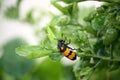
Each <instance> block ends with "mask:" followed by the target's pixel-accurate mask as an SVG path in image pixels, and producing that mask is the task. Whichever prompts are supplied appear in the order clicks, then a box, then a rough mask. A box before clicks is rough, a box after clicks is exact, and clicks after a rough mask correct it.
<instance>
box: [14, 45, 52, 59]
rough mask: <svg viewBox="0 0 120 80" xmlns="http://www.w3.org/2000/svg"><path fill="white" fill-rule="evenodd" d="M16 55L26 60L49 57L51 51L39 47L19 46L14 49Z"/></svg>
mask: <svg viewBox="0 0 120 80" xmlns="http://www.w3.org/2000/svg"><path fill="white" fill-rule="evenodd" d="M16 53H17V54H18V55H20V56H24V57H26V58H39V57H43V56H48V55H50V54H51V53H52V50H50V49H47V48H45V47H41V46H21V47H18V48H16Z"/></svg>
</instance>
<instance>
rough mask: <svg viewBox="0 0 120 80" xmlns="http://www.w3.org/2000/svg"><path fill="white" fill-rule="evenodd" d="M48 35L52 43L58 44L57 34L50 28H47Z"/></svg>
mask: <svg viewBox="0 0 120 80" xmlns="http://www.w3.org/2000/svg"><path fill="white" fill-rule="evenodd" d="M47 34H48V38H49V39H50V41H51V43H53V44H57V42H56V40H55V39H56V36H55V34H54V33H53V32H52V29H51V28H50V27H48V28H47Z"/></svg>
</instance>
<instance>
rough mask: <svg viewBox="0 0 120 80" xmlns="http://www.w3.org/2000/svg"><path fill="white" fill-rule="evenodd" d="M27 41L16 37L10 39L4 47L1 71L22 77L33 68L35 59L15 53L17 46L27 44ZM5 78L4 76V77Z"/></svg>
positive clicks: (17, 77)
mask: <svg viewBox="0 0 120 80" xmlns="http://www.w3.org/2000/svg"><path fill="white" fill-rule="evenodd" d="M26 44H27V43H26V41H24V40H22V39H20V38H16V39H13V40H11V41H9V42H8V43H7V44H6V45H5V46H4V47H3V51H4V53H3V55H2V58H1V59H0V64H1V71H2V72H3V73H4V72H5V73H7V74H9V75H11V76H14V78H15V79H18V80H19V79H22V76H24V75H25V74H26V73H27V72H29V71H30V70H31V69H32V66H33V60H30V59H26V58H24V57H21V56H18V55H17V54H16V53H15V48H16V47H18V46H20V45H26ZM1 78H2V77H1ZM3 79H4V77H3Z"/></svg>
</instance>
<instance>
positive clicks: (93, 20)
mask: <svg viewBox="0 0 120 80" xmlns="http://www.w3.org/2000/svg"><path fill="white" fill-rule="evenodd" d="M59 1H63V2H65V3H66V6H64V7H63V6H61V5H60V4H58V2H59ZM81 1H85V0H73V1H69V0H52V1H51V3H52V4H53V5H54V6H55V7H56V8H57V9H58V10H59V11H61V13H62V15H59V16H58V15H57V16H56V15H55V16H54V17H53V19H52V20H51V22H50V23H49V24H48V25H46V26H45V28H44V29H43V31H44V32H45V34H46V35H47V36H45V38H44V39H43V41H42V42H41V43H40V45H39V46H27V45H26V46H19V47H18V48H16V52H17V54H18V55H20V56H24V57H27V58H39V57H44V56H49V58H50V59H52V60H55V61H59V60H60V59H61V58H62V56H61V54H60V53H59V52H58V50H57V49H56V48H57V40H56V39H61V38H64V37H67V38H68V39H70V40H71V41H72V44H73V45H74V46H75V47H76V48H79V50H77V56H78V57H80V60H78V61H77V62H76V63H75V65H74V66H73V71H74V74H75V77H76V79H77V80H116V79H119V78H120V77H119V73H120V64H119V61H120V54H119V52H120V49H119V48H120V38H119V37H120V36H119V33H120V27H119V26H120V3H119V2H118V1H119V0H99V1H105V2H107V3H104V4H103V5H102V6H101V7H98V8H96V9H95V8H93V7H91V8H89V9H88V8H87V7H82V8H81V7H79V6H78V3H79V2H81ZM81 10H83V12H81ZM84 11H85V12H86V13H85V12H84ZM29 18H30V20H29ZM27 20H28V22H34V21H31V20H32V18H31V13H29V14H28V16H27ZM48 63H51V62H49V60H48V61H47V60H46V61H45V62H43V63H42V66H40V67H41V68H38V69H37V70H36V72H33V73H34V74H35V75H34V77H33V78H35V77H36V78H35V79H37V80H38V79H40V78H42V79H45V80H48V78H47V77H50V76H53V74H55V73H54V72H52V70H53V69H51V68H52V67H53V64H54V63H51V64H52V65H49V64H48ZM47 65H49V66H50V68H47V70H46V67H47ZM56 65H57V67H59V66H61V65H60V64H57V63H56ZM57 67H56V68H55V69H57V70H59V72H60V73H58V74H59V75H56V76H58V77H60V76H61V73H62V72H61V71H60V70H61V69H60V68H59V69H58V68H57ZM50 69H51V70H50ZM37 71H40V72H42V73H44V71H46V72H47V71H48V73H49V72H50V73H49V75H50V76H49V75H45V73H44V74H41V73H38V72H37ZM68 72H69V71H67V73H68ZM70 72H71V71H70ZM63 73H64V72H63ZM39 75H41V76H39ZM70 75H73V74H72V72H71V74H70ZM42 76H43V77H42ZM66 76H67V75H66ZM99 76H101V77H99ZM62 78H63V77H62ZM51 79H52V80H58V79H57V78H53V77H51ZM60 79H61V78H60ZM73 79H74V76H73ZM68 80H69V77H68Z"/></svg>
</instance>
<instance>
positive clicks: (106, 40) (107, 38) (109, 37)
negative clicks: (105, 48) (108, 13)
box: [103, 28, 118, 45]
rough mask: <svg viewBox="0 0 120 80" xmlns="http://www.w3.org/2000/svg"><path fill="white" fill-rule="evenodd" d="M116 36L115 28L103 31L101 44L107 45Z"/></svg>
mask: <svg viewBox="0 0 120 80" xmlns="http://www.w3.org/2000/svg"><path fill="white" fill-rule="evenodd" d="M117 36H118V32H117V30H116V29H112V28H110V29H108V30H107V31H106V33H105V36H104V38H103V44H105V45H108V44H111V43H112V42H113V41H114V40H116V38H117Z"/></svg>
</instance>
